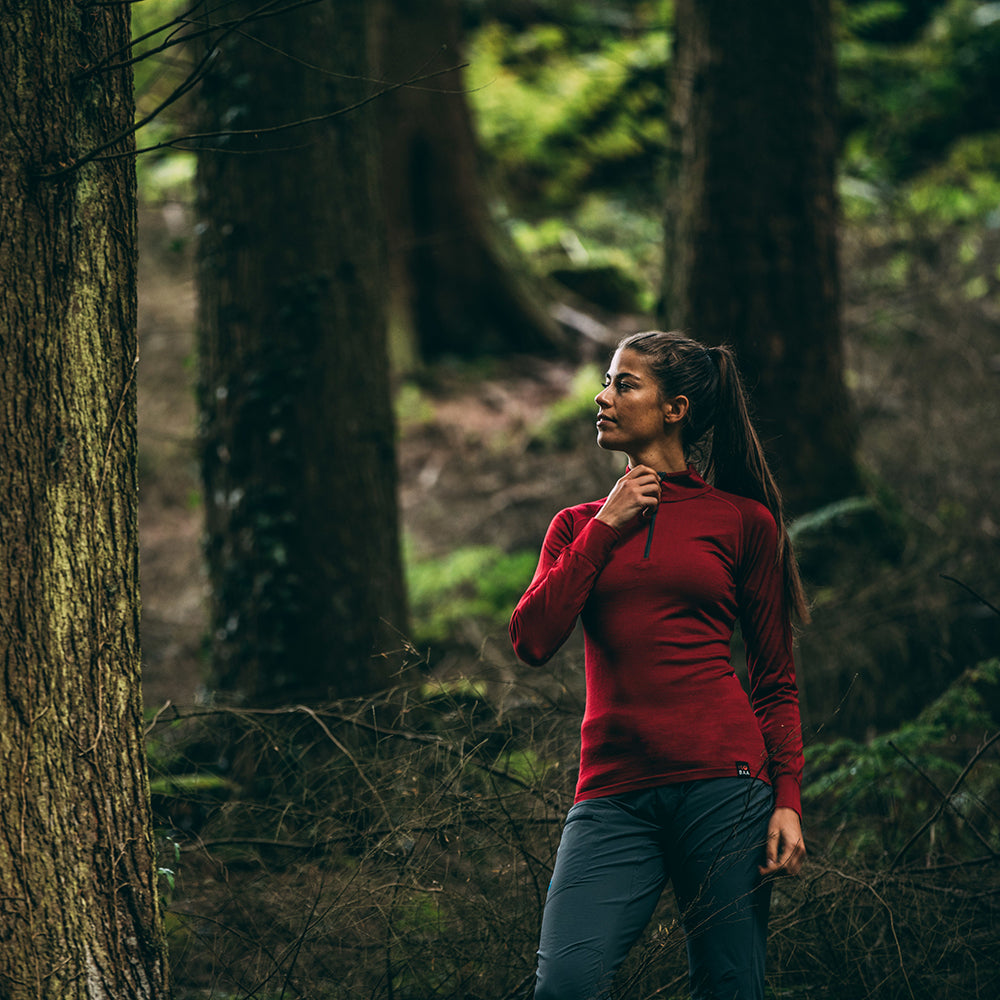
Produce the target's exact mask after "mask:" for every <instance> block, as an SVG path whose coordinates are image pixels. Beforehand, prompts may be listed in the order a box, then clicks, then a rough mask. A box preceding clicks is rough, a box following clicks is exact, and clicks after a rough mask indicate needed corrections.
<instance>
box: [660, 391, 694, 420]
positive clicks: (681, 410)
mask: <svg viewBox="0 0 1000 1000" xmlns="http://www.w3.org/2000/svg"><path fill="white" fill-rule="evenodd" d="M690 407H691V401H690V400H689V399H688V398H687V396H673V397H672V398H671V399H666V400H664V401H663V422H664V423H665V424H677V423H680V422H681V421H682V420H684V418H685V417H686V416H687V413H688V410H689V409H690Z"/></svg>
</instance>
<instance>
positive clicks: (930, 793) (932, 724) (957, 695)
mask: <svg viewBox="0 0 1000 1000" xmlns="http://www.w3.org/2000/svg"><path fill="white" fill-rule="evenodd" d="M998 726H1000V660H997V659H994V660H988V661H986V662H984V663H981V664H979V665H978V666H977V667H975V668H974V669H971V670H968V671H966V672H965V673H964V674H963V675H962V676H961V677H960V678H959V679H958V680H956V681H955V682H954V683H953V684H952V685H951V686H950V687H949V688H948V689H947V690H946V691H945V692H944V693H943V694H942V695H941V696H940V697H939V698H937V699H936V700H935V701H934V702H932V703H931V704H930V705H928V706H927V708H926V709H924V711H922V712H921V713H920V714H919V715H918V716H917V717H916V718H915V719H913V720H912V721H910V722H907V723H906V724H904V725H902V726H900V727H899V728H898V729H896V730H894V731H892V732H889V733H884V734H881V735H879V736H876V737H874V738H873V739H871V740H869V741H868V742H867V743H859V742H857V741H855V740H851V739H838V740H833V741H831V742H829V743H816V744H813V745H812V746H811V747H809V748H808V749H807V752H806V772H807V775H808V776H809V782H808V784H807V785H806V787H805V788H804V790H803V799H804V801H805V802H806V803H808V807H809V808H810V810H811V811H813V810H815V811H818V812H821V813H822V812H825V813H827V814H828V815H827V821H828V822H831V823H836V824H839V826H840V829H841V830H842V831H843V833H844V836H846V837H847V838H848V839H849V841H850V848H849V849H850V850H851V851H858V852H860V853H861V854H863V855H864V856H866V857H868V858H869V859H870V860H873V861H874V860H876V859H878V858H879V857H882V856H883V855H886V854H889V855H895V853H896V852H897V851H899V850H900V849H901V848H902V847H903V845H904V843H905V842H906V840H907V838H908V837H909V835H910V834H911V833H912V831H913V830H915V829H916V828H917V827H919V825H920V824H921V823H922V822H923V820H924V819H926V818H927V817H929V816H930V815H931V814H932V812H933V811H934V810H935V809H936V808H937V806H938V804H939V803H940V801H941V799H942V798H943V797H944V795H945V794H946V793H947V792H948V790H949V789H950V788H951V787H952V785H953V783H954V782H955V780H956V778H957V777H958V775H959V774H960V773H961V772H962V770H963V767H964V766H965V765H966V763H967V761H968V759H969V758H970V757H971V756H972V754H973V753H974V752H975V750H976V748H977V747H979V746H980V745H982V743H983V741H984V739H985V738H987V737H988V736H989V735H991V734H992V733H994V732H996V730H997V728H998ZM998 788H1000V762H998V760H997V758H996V755H995V754H994V755H992V756H990V757H987V758H986V759H984V760H983V761H981V762H979V765H978V766H977V767H976V768H975V769H974V770H973V771H972V772H971V773H970V774H969V776H968V777H967V778H966V780H965V782H964V784H963V785H962V786H961V789H960V790H959V794H957V795H955V796H954V798H953V799H952V806H953V808H950V809H946V810H945V812H944V813H943V814H942V817H941V821H940V822H939V823H938V824H937V825H936V828H935V832H934V837H933V839H932V843H931V845H930V846H929V847H927V848H926V851H927V858H928V863H930V859H931V858H932V857H937V856H941V855H943V856H951V855H952V854H955V853H960V847H961V846H962V845H963V844H964V843H965V842H967V841H968V840H970V839H971V838H972V837H973V836H975V835H974V834H970V830H971V829H973V828H975V829H976V830H978V831H979V836H981V837H984V838H985V839H986V840H987V841H988V842H989V843H990V844H991V845H992V847H991V849H992V850H995V851H998V852H1000V812H998V806H1000V802H998V801H997V789H998ZM970 824H971V825H970Z"/></svg>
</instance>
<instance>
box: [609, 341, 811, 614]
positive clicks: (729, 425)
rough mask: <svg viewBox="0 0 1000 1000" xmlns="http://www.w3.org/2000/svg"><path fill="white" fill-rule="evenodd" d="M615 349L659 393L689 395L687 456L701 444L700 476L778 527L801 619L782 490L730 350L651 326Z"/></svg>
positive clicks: (792, 600) (790, 595)
mask: <svg viewBox="0 0 1000 1000" xmlns="http://www.w3.org/2000/svg"><path fill="white" fill-rule="evenodd" d="M618 349H619V350H623V349H625V350H630V351H635V352H636V353H637V354H641V355H643V356H644V357H645V358H646V360H647V362H648V363H649V366H650V370H651V371H652V373H653V375H654V376H655V377H656V380H657V382H658V383H659V386H660V391H661V392H662V393H663V396H664V397H665V398H669V397H672V396H686V397H687V398H688V401H689V404H690V405H689V408H688V414H687V418H686V422H685V425H684V427H683V429H682V440H683V444H684V450H685V454H687V455H689V456H690V455H698V454H704V451H703V449H705V448H707V449H708V457H707V460H706V462H705V469H704V474H705V478H706V479H707V480H708V481H709V482H711V483H712V484H713V485H714V486H716V487H717V488H718V489H720V490H724V491H725V492H727V493H735V494H738V495H739V496H744V497H749V498H750V499H752V500H756V501H758V502H759V503H762V504H763V505H764V506H765V507H767V509H768V510H769V511H770V512H771V515H772V516H773V517H774V521H775V524H777V526H778V562H779V564H780V566H781V571H782V575H783V577H784V584H785V600H786V604H787V606H788V607H789V609H791V611H792V612H794V614H795V615H796V616H797V617H798V619H799V621H801V622H803V623H805V622H808V621H809V617H810V615H809V604H808V601H807V600H806V596H805V591H804V589H803V587H802V580H801V578H800V577H799V568H798V564H797V563H796V561H795V553H794V552H793V551H792V542H791V539H790V538H789V537H788V529H787V528H786V527H785V517H784V510H783V505H782V502H781V492H780V490H779V489H778V484H777V483H776V482H775V481H774V476H773V475H771V470H770V469H769V468H768V465H767V459H766V457H765V455H764V449H763V447H762V445H761V443H760V438H758V437H757V432H756V431H755V430H754V427H753V421H752V420H751V418H750V408H749V405H748V403H747V395H746V392H745V391H744V389H743V380H742V379H741V378H740V373H739V369H738V368H737V366H736V356H735V355H734V354H733V352H732V350H731V349H730V348H728V347H705V345H704V344H700V343H699V342H698V341H697V340H693V339H692V338H690V337H687V336H685V335H684V334H682V333H676V332H673V333H662V332H660V331H658V330H653V331H649V332H646V333H636V334H633V335H632V336H630V337H626V338H625V339H624V340H622V341H621V342H620V343H619V345H618Z"/></svg>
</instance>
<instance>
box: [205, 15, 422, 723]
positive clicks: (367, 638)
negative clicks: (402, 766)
mask: <svg viewBox="0 0 1000 1000" xmlns="http://www.w3.org/2000/svg"><path fill="white" fill-rule="evenodd" d="M259 8H260V4H259V3H258V2H257V0H241V2H236V3H230V4H228V5H226V7H225V10H224V12H223V13H224V14H225V16H226V17H227V18H236V17H246V18H248V19H249V20H248V21H247V23H246V24H245V25H244V26H243V28H242V30H239V31H231V32H228V33H224V34H223V35H222V36H220V37H218V38H217V39H216V40H215V42H213V44H214V45H216V46H217V49H218V54H217V56H216V58H215V63H214V71H213V73H212V75H211V76H210V77H209V79H207V80H206V81H205V84H204V86H203V88H202V126H203V128H204V129H205V130H206V131H223V132H225V131H229V132H230V134H228V135H224V136H221V137H219V138H217V139H215V140H205V141H204V143H205V148H204V149H203V150H202V151H201V154H200V156H199V212H200V216H201V227H202V239H201V249H200V263H199V291H200V348H199V350H200V362H201V371H200V389H199V393H200V406H201V415H202V441H201V446H202V452H201V454H202V472H203V478H204V485H205V511H206V520H207V557H208V568H209V578H210V582H211V590H212V599H211V603H212V619H211V620H212V669H213V675H214V683H215V685H216V686H217V687H218V689H219V690H220V691H221V692H223V693H225V694H226V695H227V696H228V697H229V698H231V699H232V700H235V701H237V702H241V703H249V704H257V705H260V704H269V703H271V702H272V701H273V700H274V699H275V698H278V699H286V700H303V699H325V698H327V697H330V696H339V695H345V694H353V693H357V692H362V691H368V690H372V689H374V688H377V687H379V686H381V685H382V684H384V683H385V682H386V681H387V680H388V679H389V677H390V675H391V672H392V670H393V669H394V668H393V664H392V661H391V660H390V659H389V658H386V657H383V656H381V655H379V654H381V653H383V652H386V651H388V650H390V649H397V648H398V647H399V645H400V643H399V637H398V635H397V634H395V633H392V632H391V630H390V629H383V628H382V627H381V626H380V622H381V621H382V620H384V621H386V622H388V623H389V625H390V626H392V627H394V628H398V629H400V630H405V627H406V621H405V598H404V585H403V574H402V569H401V563H400V553H399V537H398V526H397V521H398V513H397V501H396V466H395V437H394V428H393V418H392V410H391V400H390V388H389V375H388V360H387V351H386V344H385V303H386V298H387V295H386V286H385V275H384V249H383V244H382V232H383V221H382V215H381V213H380V211H379V209H378V202H377V199H376V198H375V194H374V191H375V185H376V167H377V164H376V152H375V146H374V144H373V136H374V130H373V127H372V123H371V120H370V111H369V110H368V109H365V108H362V109H360V110H357V111H353V112H350V113H348V114H344V115H341V116H338V117H332V118H331V117H327V118H325V120H322V121H319V122H317V123H314V124H311V125H307V124H303V125H301V126H299V127H295V128H292V129H288V130H281V131H277V132H271V133H269V132H268V131H267V129H269V128H274V127H277V126H281V125H283V124H287V123H289V122H294V121H301V120H303V119H307V118H311V117H316V116H328V115H330V113H331V112H333V111H336V110H337V109H342V108H346V107H349V106H351V105H353V104H355V103H356V102H358V101H359V100H362V99H363V98H364V97H365V96H366V95H367V94H368V93H369V92H370V85H369V84H368V83H367V82H366V80H367V76H368V70H367V65H366V59H365V52H366V43H365V37H366V36H365V23H364V2H363V0H350V2H348V0H337V2H332V0H321V2H317V3H312V4H306V5H301V6H300V5H292V6H291V7H290V8H289V9H288V10H285V11H284V12H282V13H280V14H278V15H277V16H271V17H267V18H264V19H254V18H253V14H254V12H255V11H257V10H259ZM209 16H211V15H209Z"/></svg>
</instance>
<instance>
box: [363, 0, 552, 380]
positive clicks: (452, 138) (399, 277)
mask: <svg viewBox="0 0 1000 1000" xmlns="http://www.w3.org/2000/svg"><path fill="white" fill-rule="evenodd" d="M375 10H376V17H375V21H376V32H375V45H376V53H377V54H376V62H375V65H376V67H377V69H378V72H379V76H380V79H381V80H383V81H385V82H386V83H388V84H398V83H404V82H405V81H408V80H413V81H414V83H413V84H412V85H411V86H403V87H400V88H399V89H396V90H394V91H393V92H391V93H389V94H387V95H386V96H385V97H384V98H382V99H380V100H379V102H378V113H379V124H380V131H381V145H382V173H383V192H384V198H385V206H386V214H387V232H388V248H389V274H390V287H391V289H392V297H393V298H392V304H393V309H392V317H393V323H394V325H395V335H394V336H395V339H396V340H398V341H400V342H402V343H403V344H404V345H407V344H409V345H414V346H415V352H416V353H417V354H418V355H420V356H422V357H423V358H424V359H433V358H439V357H441V356H443V355H456V356H459V357H474V356H480V355H497V354H509V353H515V352H538V353H552V352H553V351H555V350H568V342H567V339H566V338H565V336H564V335H563V334H562V333H561V331H560V329H559V327H558V326H557V324H556V323H555V322H554V321H553V320H552V319H551V317H549V315H548V314H547V312H546V311H545V307H544V304H543V302H542V299H541V296H540V295H539V293H538V292H537V290H536V289H535V288H533V287H532V285H531V282H530V279H529V278H528V277H527V276H526V274H525V270H524V269H525V264H524V262H523V261H519V260H518V256H517V253H516V250H515V247H514V245H513V241H512V240H510V239H509V238H508V237H507V236H506V234H505V233H504V232H503V231H502V230H501V228H500V227H499V226H498V225H497V224H496V223H495V222H494V221H493V219H492V217H491V215H490V212H489V207H488V203H487V197H486V194H485V192H484V188H483V183H482V180H481V178H480V170H479V162H478V144H477V140H476V136H475V130H474V127H473V123H472V116H471V113H470V110H469V104H468V101H467V99H466V96H465V94H466V91H465V84H464V82H463V74H462V71H461V68H460V66H461V63H462V54H461V17H460V8H459V3H458V0H429V2H424V3H419V4H418V3H414V2H413V0H381V2H380V3H377V4H375ZM442 70H448V72H445V73H442V74H441V75H435V76H433V77H432V78H431V79H424V80H421V79H420V78H421V77H427V76H428V75H430V74H436V73H438V72H440V71H442ZM397 353H398V354H401V355H402V356H403V357H404V363H405V357H406V354H407V351H406V348H405V347H404V348H403V349H402V350H400V349H398V348H397Z"/></svg>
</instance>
